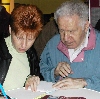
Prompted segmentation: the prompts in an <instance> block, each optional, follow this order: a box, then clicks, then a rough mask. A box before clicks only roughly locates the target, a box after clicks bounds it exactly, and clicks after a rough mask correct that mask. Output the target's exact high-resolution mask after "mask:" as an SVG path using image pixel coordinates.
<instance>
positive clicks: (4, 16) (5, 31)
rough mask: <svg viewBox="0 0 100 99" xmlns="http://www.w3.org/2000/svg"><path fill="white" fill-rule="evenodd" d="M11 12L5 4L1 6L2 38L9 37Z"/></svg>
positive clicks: (0, 33)
mask: <svg viewBox="0 0 100 99" xmlns="http://www.w3.org/2000/svg"><path fill="white" fill-rule="evenodd" d="M9 24H10V14H9V13H8V12H7V11H6V8H5V7H4V6H0V38H2V37H7V36H9V35H10V33H9Z"/></svg>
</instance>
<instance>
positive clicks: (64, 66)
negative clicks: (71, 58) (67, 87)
mask: <svg viewBox="0 0 100 99" xmlns="http://www.w3.org/2000/svg"><path fill="white" fill-rule="evenodd" d="M62 67H63V68H64V69H65V71H67V72H68V73H71V71H72V70H71V68H70V65H69V64H67V63H62Z"/></svg>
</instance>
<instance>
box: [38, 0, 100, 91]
mask: <svg viewBox="0 0 100 99" xmlns="http://www.w3.org/2000/svg"><path fill="white" fill-rule="evenodd" d="M88 10H89V9H88V6H87V5H86V4H84V3H83V2H81V1H79V0H78V1H76V0H73V1H66V2H65V3H63V4H61V6H60V7H59V8H58V9H57V10H56V11H55V13H54V19H55V20H56V23H57V25H58V28H59V34H57V35H56V36H54V37H53V38H52V39H50V41H49V42H48V43H47V44H46V47H45V48H44V51H43V52H42V55H41V61H40V64H39V65H40V72H41V73H42V75H43V77H44V80H46V81H51V82H55V84H54V85H53V87H56V88H58V89H69V88H84V87H85V88H89V89H92V90H96V91H100V33H98V31H96V30H95V29H94V28H92V26H91V25H90V24H89V21H88V16H89V12H88Z"/></svg>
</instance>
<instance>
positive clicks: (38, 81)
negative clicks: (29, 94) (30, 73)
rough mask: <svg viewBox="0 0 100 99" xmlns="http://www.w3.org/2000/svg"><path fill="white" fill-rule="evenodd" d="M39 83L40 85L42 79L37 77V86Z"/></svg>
mask: <svg viewBox="0 0 100 99" xmlns="http://www.w3.org/2000/svg"><path fill="white" fill-rule="evenodd" d="M39 83H40V78H39V77H37V85H39Z"/></svg>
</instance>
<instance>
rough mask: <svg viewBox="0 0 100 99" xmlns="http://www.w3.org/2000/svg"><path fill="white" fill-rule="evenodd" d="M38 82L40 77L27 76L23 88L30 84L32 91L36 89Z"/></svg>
mask: <svg viewBox="0 0 100 99" xmlns="http://www.w3.org/2000/svg"><path fill="white" fill-rule="evenodd" d="M39 82H40V78H39V77H38V76H29V77H28V78H27V80H26V83H25V89H28V87H29V86H30V87H31V90H32V91H36V90H37V86H38V84H39Z"/></svg>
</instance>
